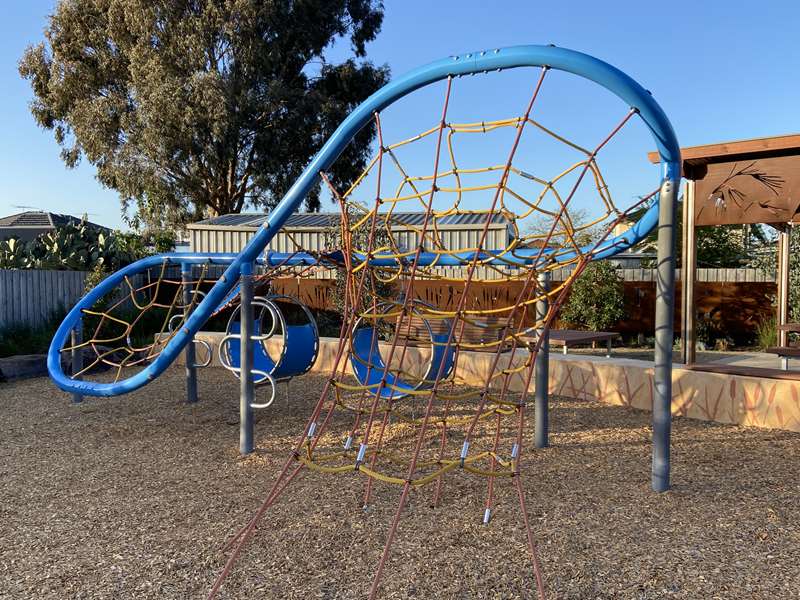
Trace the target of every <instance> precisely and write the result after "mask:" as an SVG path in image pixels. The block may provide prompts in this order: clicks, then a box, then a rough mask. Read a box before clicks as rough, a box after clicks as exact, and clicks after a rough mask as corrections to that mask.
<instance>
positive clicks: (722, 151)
mask: <svg viewBox="0 0 800 600" xmlns="http://www.w3.org/2000/svg"><path fill="white" fill-rule="evenodd" d="M791 155H800V133H791V134H787V135H778V136H773V137H763V138H753V139H749V140H738V141H733V142H721V143H717V144H704V145H702V146H689V147H687V148H681V159H682V160H683V174H684V176H685V177H687V178H689V179H694V178H695V177H694V175H695V174H698V175H700V177H702V176H703V175H704V174H705V173H704V171H705V169H702V167H704V166H705V165H708V164H712V163H720V162H731V161H736V160H754V159H759V158H772V157H775V156H791ZM647 158H648V159H649V160H650V162H652V163H659V162H660V161H661V159H660V158H659V155H658V152H648V153H647ZM698 171H699V172H698Z"/></svg>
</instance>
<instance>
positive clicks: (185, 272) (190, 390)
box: [181, 264, 197, 404]
mask: <svg viewBox="0 0 800 600" xmlns="http://www.w3.org/2000/svg"><path fill="white" fill-rule="evenodd" d="M181 282H182V283H183V306H184V309H183V314H184V322H185V321H186V320H187V319H188V318H189V314H190V313H191V312H192V300H193V296H194V294H192V285H193V282H192V265H187V264H183V265H181ZM183 357H184V360H185V362H186V402H188V403H189V404H194V403H195V402H197V367H196V366H195V365H196V364H197V360H196V357H195V348H194V337H192V338H191V339H190V340H189V343H188V344H186V350H184V353H183Z"/></svg>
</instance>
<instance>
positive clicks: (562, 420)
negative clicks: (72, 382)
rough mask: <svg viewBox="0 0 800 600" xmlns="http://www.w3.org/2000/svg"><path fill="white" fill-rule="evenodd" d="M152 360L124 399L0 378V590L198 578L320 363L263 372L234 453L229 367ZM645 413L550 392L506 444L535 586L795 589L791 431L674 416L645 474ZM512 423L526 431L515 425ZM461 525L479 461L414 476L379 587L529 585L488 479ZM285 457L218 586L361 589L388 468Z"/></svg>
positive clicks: (247, 591)
mask: <svg viewBox="0 0 800 600" xmlns="http://www.w3.org/2000/svg"><path fill="white" fill-rule="evenodd" d="M181 375H182V371H180V370H178V369H172V370H170V371H168V372H167V373H166V374H165V375H164V376H162V377H161V378H160V379H158V380H156V381H155V382H153V383H152V384H151V385H149V386H148V387H146V388H144V389H143V390H140V391H138V392H136V393H134V394H131V395H129V396H126V397H123V398H114V399H87V400H86V401H85V402H84V403H83V404H81V405H78V406H71V405H70V404H69V397H68V396H67V395H66V394H63V393H60V392H57V391H55V388H54V387H53V385H52V384H51V382H50V381H49V380H48V379H46V378H36V379H30V380H25V381H17V382H12V383H7V384H2V385H0V541H2V543H0V598H14V599H19V598H37V599H38V598H53V599H56V598H58V599H63V598H137V599H140V598H198V597H203V595H204V594H205V593H206V592H207V591H208V589H209V588H210V585H211V583H212V582H213V580H214V578H215V576H216V575H217V574H218V573H219V571H220V569H221V567H222V565H223V563H224V555H223V554H222V553H221V552H220V550H219V547H220V545H221V543H222V542H224V540H225V539H226V538H227V537H228V536H229V535H230V534H231V533H233V532H234V531H235V530H236V529H237V528H238V527H239V526H241V525H242V524H243V523H244V522H245V521H246V519H247V518H248V517H249V515H250V514H251V513H252V512H253V511H254V509H255V508H256V507H257V505H258V504H259V503H260V500H261V498H262V497H263V496H264V494H265V493H266V490H267V489H268V487H269V486H270V484H271V481H272V479H273V478H274V476H275V474H276V473H277V471H278V469H279V468H280V466H281V465H282V463H283V460H284V458H285V457H286V455H287V452H288V451H289V450H290V445H291V443H292V441H293V440H294V439H295V436H296V435H297V434H298V432H300V431H301V430H302V427H303V424H304V423H305V416H306V415H307V414H308V411H309V409H310V407H311V406H312V404H313V403H314V402H315V401H316V400H317V397H318V394H319V389H320V386H321V385H322V383H323V381H324V378H323V377H320V376H316V375H308V376H305V377H304V378H303V379H302V380H297V381H295V382H294V383H293V384H292V387H291V395H290V397H291V400H292V404H291V407H290V408H289V409H287V407H286V405H285V403H284V398H283V390H282V389H281V390H280V394H279V399H278V400H277V401H276V403H275V405H273V407H271V408H270V409H267V410H266V411H263V412H262V414H261V418H260V420H259V422H258V423H257V425H256V434H257V437H256V440H257V444H258V448H259V449H258V452H257V453H256V454H255V455H253V456H251V457H249V458H247V459H244V460H242V459H240V458H238V455H237V450H236V448H237V435H238V428H237V427H235V426H232V425H230V424H229V423H230V422H235V407H236V405H237V402H238V384H237V383H236V382H235V381H234V380H233V379H232V378H231V377H230V375H229V374H228V373H226V372H223V371H222V370H220V369H207V370H204V371H201V372H200V397H201V401H200V403H199V404H197V405H195V406H187V405H185V404H183V403H182V401H181V399H182V396H183V393H184V392H183V390H184V383H183V380H182V376H181ZM649 420H650V414H649V413H646V412H641V411H636V410H633V409H629V408H623V407H615V406H609V405H604V404H597V403H589V402H583V401H576V400H571V399H557V400H554V401H553V403H552V414H551V424H552V431H553V434H552V437H551V441H552V444H553V445H552V447H551V448H549V449H546V450H541V451H532V450H531V451H528V452H527V453H526V455H525V463H524V465H525V466H524V474H525V476H526V479H525V482H526V489H527V498H528V503H529V510H530V513H531V517H532V526H533V530H534V535H535V537H536V539H537V541H538V544H539V552H540V557H541V561H542V566H543V571H544V575H545V582H546V587H547V590H548V592H549V597H550V598H576V599H577V598H631V599H633V598H636V599H643V598H665V597H669V598H742V597H746V598H764V599H767V598H789V597H796V596H797V590H798V589H800V523H798V520H797V518H796V514H795V511H796V508H797V507H798V506H800V463H799V462H798V461H797V456H798V455H799V454H800V435H798V434H794V433H789V432H783V431H774V430H765V429H754V428H742V427H736V426H729V425H720V424H714V423H708V422H700V421H695V420H689V419H683V418H678V419H676V420H675V423H674V438H673V439H674V463H673V467H674V468H673V474H674V483H675V485H674V488H673V490H672V491H671V492H669V493H666V494H660V495H658V494H654V493H652V492H651V491H650V488H649V472H650V444H649ZM531 433H532V432H529V436H528V437H529V438H530V434H531ZM498 488H499V489H498V504H497V510H496V513H495V518H494V519H493V521H492V523H491V524H490V526H489V527H483V526H482V525H481V518H482V516H483V501H484V498H485V491H486V481H485V480H484V479H480V478H476V477H474V476H467V475H466V474H465V473H461V472H458V473H454V474H453V475H452V476H449V477H448V478H447V479H446V480H445V487H444V496H443V501H442V504H441V506H440V507H439V508H438V509H435V510H433V509H431V508H429V502H430V497H431V493H432V489H431V488H430V487H426V488H423V489H422V490H420V491H415V492H414V493H413V494H412V496H411V502H410V504H409V506H408V508H407V509H406V511H405V513H404V516H403V519H402V521H401V524H400V529H399V531H398V536H397V538H396V542H395V544H394V546H393V552H392V554H391V556H390V559H389V562H388V564H387V570H386V573H385V576H384V579H383V585H382V587H381V597H382V598H405V597H418V598H430V597H456V598H533V597H534V594H533V592H532V590H533V582H532V577H531V569H530V566H529V564H530V563H529V560H528V553H527V547H526V543H525V538H524V529H523V528H522V524H521V521H520V518H519V515H518V512H517V510H516V508H517V502H516V498H515V496H514V495H513V492H512V489H511V487H510V486H509V485H508V483H507V482H505V481H504V482H501V483H500V485H499V486H498ZM363 489H364V478H363V477H360V476H358V475H356V474H352V475H350V474H346V475H328V476H326V475H319V474H313V473H305V474H303V475H301V476H300V478H299V479H297V480H296V482H294V483H293V485H292V486H291V487H290V489H289V493H288V494H287V495H286V496H285V497H284V498H283V499H282V500H281V501H280V502H279V503H278V504H277V505H276V506H275V507H274V508H273V509H272V510H271V511H270V512H269V513H268V515H267V517H266V518H265V519H264V522H263V525H262V526H261V527H260V529H259V530H258V533H257V535H256V537H255V539H254V540H253V541H252V542H251V544H250V545H249V546H248V547H247V549H246V551H245V552H244V554H243V557H242V560H240V562H239V563H238V564H237V566H236V569H235V570H234V573H233V574H232V576H231V577H230V579H229V580H228V582H227V583H226V585H225V587H224V588H223V593H222V594H221V595H220V598H331V599H332V598H363V597H365V596H366V593H367V590H368V588H369V585H370V583H371V580H372V575H373V573H374V569H375V566H376V564H377V562H378V558H379V555H380V552H381V550H382V547H383V542H384V540H385V535H386V531H387V529H388V524H389V520H390V518H391V516H392V514H393V511H394V509H395V508H396V506H397V500H398V496H399V491H400V490H399V488H398V487H396V486H389V485H384V484H379V485H377V486H376V490H375V496H374V500H373V502H372V508H371V510H369V511H368V512H363V511H362V510H361V508H360V504H361V497H362V494H363Z"/></svg>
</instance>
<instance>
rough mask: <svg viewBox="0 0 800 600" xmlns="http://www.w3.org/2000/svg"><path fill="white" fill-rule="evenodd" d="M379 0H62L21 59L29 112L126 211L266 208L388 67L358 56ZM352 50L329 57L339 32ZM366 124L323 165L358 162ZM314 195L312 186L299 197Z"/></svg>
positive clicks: (199, 212) (166, 217)
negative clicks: (112, 191) (42, 38)
mask: <svg viewBox="0 0 800 600" xmlns="http://www.w3.org/2000/svg"><path fill="white" fill-rule="evenodd" d="M382 19H383V6H382V4H381V2H379V1H378V0H60V1H59V2H58V3H57V4H56V6H55V9H54V13H53V15H52V16H51V17H50V21H49V24H48V26H47V27H46V30H45V41H44V42H42V43H39V44H38V45H35V46H31V47H29V48H28V49H27V50H26V51H25V54H24V56H23V57H22V60H21V61H20V65H19V70H20V74H21V75H22V76H23V77H24V78H26V79H28V80H29V81H30V83H31V86H32V88H33V93H34V98H33V101H32V103H31V112H32V114H33V116H34V118H35V119H36V121H37V123H38V124H39V125H40V126H42V127H44V128H46V129H51V130H53V132H54V135H55V139H56V141H57V143H58V144H59V145H60V146H61V149H62V150H61V157H62V159H63V161H64V162H65V163H66V164H67V165H68V166H70V167H74V166H75V165H77V164H78V162H79V161H80V160H81V159H82V158H84V157H85V159H86V160H88V161H89V162H90V163H91V164H92V165H94V166H95V168H96V171H97V178H98V180H99V181H100V182H101V183H102V184H103V185H104V186H107V187H109V188H112V189H115V190H117V191H118V192H119V195H120V198H121V200H122V203H123V206H124V207H125V209H126V214H127V215H128V218H129V220H130V222H131V223H132V224H133V225H138V224H140V223H145V224H147V225H149V226H156V227H159V226H164V225H167V224H173V223H178V222H183V221H186V220H189V219H196V218H198V217H201V216H204V215H208V214H212V215H213V214H223V213H229V212H239V211H241V210H242V208H243V207H244V206H245V205H246V204H249V205H251V206H253V207H257V208H269V207H271V206H273V205H274V204H275V203H276V202H277V200H279V199H280V198H281V197H282V195H283V194H284V193H285V192H286V190H287V189H288V188H289V187H290V186H291V184H292V183H293V182H294V181H295V179H296V178H297V177H298V175H299V174H300V172H301V171H302V169H303V168H304V167H305V166H306V164H307V163H308V161H309V159H310V158H311V157H312V156H313V155H314V154H315V153H316V152H317V151H318V150H319V149H320V148H321V146H322V144H323V143H324V142H325V140H326V139H327V138H328V137H329V135H330V134H331V133H332V131H333V130H334V129H335V128H336V126H338V124H339V123H340V122H341V121H342V120H343V118H344V117H345V116H346V115H347V114H348V113H349V112H350V111H351V110H352V109H353V108H354V107H355V106H356V105H357V104H358V103H360V102H361V101H362V100H363V99H364V98H366V97H367V96H368V95H369V94H371V93H372V92H374V91H375V90H376V89H378V88H379V87H380V86H381V85H382V84H383V83H384V82H385V81H386V79H387V77H388V69H387V68H386V67H375V66H374V65H372V64H371V63H370V62H368V61H366V60H364V56H365V54H366V44H367V42H369V41H370V40H372V39H374V38H375V36H376V35H377V34H378V32H379V30H380V27H381V23H382ZM340 39H343V40H345V41H349V44H350V53H349V54H350V56H349V58H346V59H345V60H344V61H343V62H341V63H338V64H333V63H329V62H328V61H327V60H326V51H327V50H328V49H329V48H330V47H331V45H332V44H334V43H335V42H336V41H337V40H340ZM373 134H374V129H372V128H369V127H368V128H366V129H365V130H364V131H362V133H361V134H360V135H359V136H358V137H357V139H356V140H355V143H353V144H351V145H350V147H349V148H348V149H347V150H346V151H345V154H344V155H343V157H342V159H340V160H339V161H338V164H337V166H336V167H335V168H334V170H333V172H332V173H330V176H331V178H332V180H333V182H334V184H336V185H340V186H342V187H343V186H344V185H346V184H347V183H348V182H349V181H351V180H352V179H353V178H354V177H355V176H356V175H357V174H358V173H359V172H361V171H362V170H363V168H364V166H365V161H366V160H367V153H368V150H369V144H370V141H371V139H372V136H373ZM307 203H308V208H309V209H316V208H317V207H318V206H319V189H317V190H315V191H314V192H313V193H312V194H311V195H310V197H309V198H308V201H307Z"/></svg>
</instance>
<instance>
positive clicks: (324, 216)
mask: <svg viewBox="0 0 800 600" xmlns="http://www.w3.org/2000/svg"><path fill="white" fill-rule="evenodd" d="M380 214H381V216H382V218H381V219H380V221H384V222H385V218H386V216H388V215H385V213H380ZM267 216H268V215H265V214H253V213H251V214H231V215H221V216H219V217H211V218H210V219H204V220H203V221H198V222H197V223H193V224H192V225H203V226H206V227H209V226H210V227H253V228H256V227H260V226H261V225H263V224H264V222H265V221H266V220H267ZM488 216H489V215H487V214H486V213H458V214H454V215H448V216H446V217H439V218H438V219H436V223H437V225H451V226H464V225H483V224H485V223H486V219H487V217H488ZM340 218H341V217H340V214H339V213H295V214H293V215H291V216H290V217H289V219H288V220H287V221H286V225H284V227H285V228H287V229H293V228H296V227H309V228H314V229H325V228H327V227H331V226H335V225H337V224H338V223H339V220H340ZM424 220H425V213H422V212H402V213H401V212H395V213H392V215H391V222H392V223H396V224H398V225H411V226H421V225H422V223H423V222H424ZM380 221H379V222H380ZM491 222H492V223H494V224H501V225H508V224H509V223H510V221H509V219H508V218H507V217H506V216H505V215H502V214H494V215H491ZM192 225H189V229H191V228H192Z"/></svg>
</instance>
